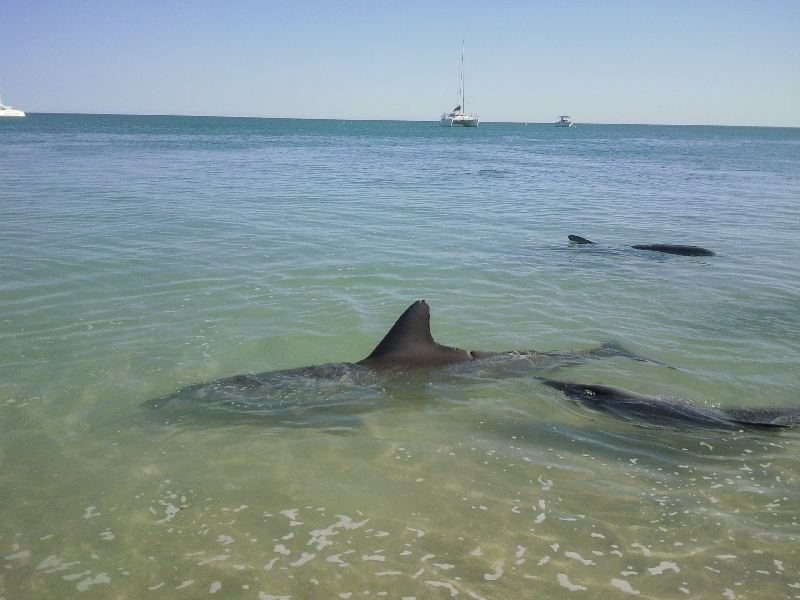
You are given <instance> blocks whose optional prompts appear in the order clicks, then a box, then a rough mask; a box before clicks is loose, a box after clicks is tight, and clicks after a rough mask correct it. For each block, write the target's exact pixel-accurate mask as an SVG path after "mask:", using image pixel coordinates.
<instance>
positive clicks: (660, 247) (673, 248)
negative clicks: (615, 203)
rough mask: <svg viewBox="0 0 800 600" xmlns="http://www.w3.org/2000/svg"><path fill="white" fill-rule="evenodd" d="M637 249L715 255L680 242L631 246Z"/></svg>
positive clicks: (574, 239)
mask: <svg viewBox="0 0 800 600" xmlns="http://www.w3.org/2000/svg"><path fill="white" fill-rule="evenodd" d="M567 239H568V240H569V241H570V242H572V243H573V244H591V245H595V243H594V242H593V241H591V240H587V239H586V238H583V237H581V236H579V235H568V236H567ZM631 248H635V249H636V250H651V251H653V252H663V253H665V254H677V255H679V256H714V255H715V253H714V251H713V250H709V249H708V248H701V247H700V246H682V245H680V244H636V245H633V246H631Z"/></svg>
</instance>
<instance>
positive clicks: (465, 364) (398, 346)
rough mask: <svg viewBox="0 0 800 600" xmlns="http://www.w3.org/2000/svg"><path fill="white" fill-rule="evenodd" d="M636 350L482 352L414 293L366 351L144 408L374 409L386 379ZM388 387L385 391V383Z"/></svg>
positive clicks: (533, 368)
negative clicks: (450, 332)
mask: <svg viewBox="0 0 800 600" xmlns="http://www.w3.org/2000/svg"><path fill="white" fill-rule="evenodd" d="M613 356H621V357H625V358H630V359H633V360H639V361H645V362H653V363H657V364H663V363H658V362H657V361H654V360H650V359H647V358H645V357H642V356H638V355H636V354H633V353H631V352H629V351H627V350H626V349H625V348H623V347H622V346H620V345H619V344H617V343H614V342H604V343H602V344H601V345H600V346H599V347H595V348H583V349H573V350H560V351H554V352H536V351H535V350H527V351H510V352H488V351H480V350H464V349H462V348H453V347H450V346H444V345H442V344H439V343H438V342H437V341H436V340H434V339H433V336H432V335H431V329H430V307H429V306H428V303H427V302H426V301H425V300H418V301H416V302H414V303H413V304H412V305H411V306H409V307H408V308H407V309H406V311H405V312H404V313H403V314H402V315H400V318H399V319H397V321H396V322H395V324H394V325H393V326H392V328H391V329H390V330H389V332H388V333H387V334H386V335H385V336H384V338H383V339H382V340H381V342H380V343H379V344H378V345H377V346H376V347H375V349H374V350H373V351H372V352H371V353H370V354H369V356H367V357H366V358H364V359H362V360H359V361H358V362H355V363H348V362H345V363H327V364H323V365H312V366H309V367H300V368H295V369H285V370H279V371H268V372H265V373H247V374H242V375H236V376H234V377H228V378H225V379H218V380H214V381H210V382H206V383H199V384H196V385H192V386H189V387H185V388H182V389H179V390H177V391H176V392H173V393H171V394H169V395H166V396H161V397H159V398H154V399H152V400H147V401H146V402H144V403H143V404H142V407H143V408H146V409H161V408H165V407H173V408H176V407H179V406H183V407H187V406H202V407H205V408H208V409H213V410H222V411H226V412H234V413H237V412H240V413H249V414H261V415H264V416H272V417H276V418H279V419H281V420H283V421H284V422H287V421H288V422H297V421H298V420H299V421H301V422H305V421H304V419H308V420H311V421H313V415H314V414H317V415H321V414H326V415H330V414H331V413H337V412H338V413H346V414H350V413H359V412H365V411H368V410H374V409H375V408H374V405H375V402H374V400H375V398H376V397H386V396H389V397H391V393H390V392H391V389H392V385H395V386H397V385H403V386H407V385H408V384H409V383H411V384H413V383H421V382H422V381H423V380H424V382H425V383H427V382H430V381H441V382H446V381H450V380H453V379H454V378H455V379H460V378H464V377H470V376H472V377H492V378H501V377H519V376H524V375H527V374H530V373H532V372H533V373H536V372H540V373H541V372H542V371H544V370H545V369H549V368H552V367H554V366H561V365H568V364H574V363H577V362H581V361H584V360H587V359H597V358H605V357H613ZM387 390H389V391H387Z"/></svg>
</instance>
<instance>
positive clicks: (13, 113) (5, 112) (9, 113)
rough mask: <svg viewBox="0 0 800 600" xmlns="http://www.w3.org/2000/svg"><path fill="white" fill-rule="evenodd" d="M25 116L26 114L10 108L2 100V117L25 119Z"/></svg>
mask: <svg viewBox="0 0 800 600" xmlns="http://www.w3.org/2000/svg"><path fill="white" fill-rule="evenodd" d="M24 116H25V113H24V112H22V111H21V110H18V109H16V108H11V107H10V106H6V105H4V104H3V100H2V98H0V117H24Z"/></svg>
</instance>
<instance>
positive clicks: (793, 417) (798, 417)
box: [723, 407, 800, 429]
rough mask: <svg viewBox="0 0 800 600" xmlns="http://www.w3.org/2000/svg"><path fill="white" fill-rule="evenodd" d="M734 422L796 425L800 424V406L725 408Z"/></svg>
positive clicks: (769, 426) (741, 423)
mask: <svg viewBox="0 0 800 600" xmlns="http://www.w3.org/2000/svg"><path fill="white" fill-rule="evenodd" d="M723 410H724V411H725V412H726V413H728V414H729V415H730V417H731V420H732V421H733V422H734V423H737V424H739V425H749V426H750V427H764V428H770V429H771V428H775V427H785V428H789V427H795V426H797V425H800V408H798V407H793V408H725V409H723Z"/></svg>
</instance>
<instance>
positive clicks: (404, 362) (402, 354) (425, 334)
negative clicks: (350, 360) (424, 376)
mask: <svg viewBox="0 0 800 600" xmlns="http://www.w3.org/2000/svg"><path fill="white" fill-rule="evenodd" d="M468 360H475V357H474V356H473V355H472V353H470V352H469V351H468V350H462V349H461V348H451V347H449V346H443V345H442V344H439V343H437V342H436V340H434V339H433V336H432V335H431V313H430V307H429V306H428V303H427V302H425V300H417V301H416V302H414V304H412V305H411V306H409V307H408V308H407V309H406V311H405V312H404V313H403V314H402V315H400V318H399V319H397V321H396V322H395V324H394V325H393V326H392V328H391V329H390V330H389V333H387V334H386V336H384V338H383V339H382V340H381V343H380V344H378V345H377V346H376V347H375V349H374V350H373V351H372V354H370V355H369V356H368V357H367V358H365V359H363V360H360V361H358V362H357V363H356V364H358V365H361V366H362V367H367V368H369V369H396V368H404V367H405V368H419V367H436V366H442V365H447V364H450V363H456V362H463V361H468Z"/></svg>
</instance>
